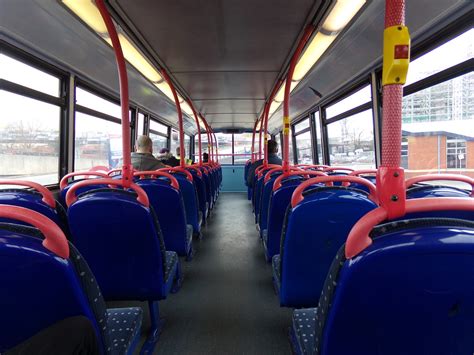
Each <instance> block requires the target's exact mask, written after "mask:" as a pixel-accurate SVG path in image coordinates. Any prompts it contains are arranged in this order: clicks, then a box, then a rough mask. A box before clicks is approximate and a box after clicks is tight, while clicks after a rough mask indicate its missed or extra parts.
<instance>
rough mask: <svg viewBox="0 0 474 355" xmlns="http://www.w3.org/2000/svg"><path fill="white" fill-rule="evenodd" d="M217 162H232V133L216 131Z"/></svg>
mask: <svg viewBox="0 0 474 355" xmlns="http://www.w3.org/2000/svg"><path fill="white" fill-rule="evenodd" d="M216 138H217V144H218V148H219V163H221V164H232V134H228V133H216Z"/></svg>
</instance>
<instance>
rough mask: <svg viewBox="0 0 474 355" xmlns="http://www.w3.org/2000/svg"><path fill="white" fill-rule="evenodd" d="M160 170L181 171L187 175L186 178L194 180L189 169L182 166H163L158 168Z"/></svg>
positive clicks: (190, 180)
mask: <svg viewBox="0 0 474 355" xmlns="http://www.w3.org/2000/svg"><path fill="white" fill-rule="evenodd" d="M158 171H165V172H166V171H168V172H174V171H176V172H179V173H183V174H184V175H186V180H188V181H189V182H193V175H192V174H191V173H190V172H189V171H187V170H186V169H184V168H182V167H181V166H175V167H173V168H161V169H158Z"/></svg>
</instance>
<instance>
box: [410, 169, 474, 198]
mask: <svg viewBox="0 0 474 355" xmlns="http://www.w3.org/2000/svg"><path fill="white" fill-rule="evenodd" d="M436 180H443V181H459V182H465V183H466V184H469V185H471V197H474V179H473V178H470V177H469V176H466V175H455V174H439V175H436V174H428V175H420V176H415V177H412V178H410V179H407V180H406V181H405V187H406V188H407V189H408V188H409V187H410V186H413V185H414V184H417V183H419V182H424V181H436Z"/></svg>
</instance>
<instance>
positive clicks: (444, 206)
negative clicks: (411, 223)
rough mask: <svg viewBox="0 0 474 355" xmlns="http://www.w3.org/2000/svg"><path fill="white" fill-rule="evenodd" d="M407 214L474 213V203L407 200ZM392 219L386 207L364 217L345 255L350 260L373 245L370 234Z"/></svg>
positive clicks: (467, 199) (460, 199)
mask: <svg viewBox="0 0 474 355" xmlns="http://www.w3.org/2000/svg"><path fill="white" fill-rule="evenodd" d="M405 208H406V213H418V212H432V211H474V203H473V202H472V199H471V198H470V197H467V198H459V197H457V198H449V197H436V198H419V199H413V200H407V201H406V204H405ZM388 219H390V218H389V215H388V211H387V209H386V208H384V207H382V206H381V207H378V208H376V209H374V210H372V211H370V212H369V213H367V214H366V215H365V216H364V217H362V218H361V219H360V220H359V221H358V222H357V223H356V224H355V225H354V227H353V228H352V229H351V231H350V233H349V236H348V237H347V241H346V247H345V253H346V258H348V259H350V258H353V257H355V256H356V255H358V254H359V253H360V252H362V251H363V250H364V249H365V248H367V247H368V246H370V245H371V244H372V238H370V236H369V234H370V232H371V231H372V229H373V228H374V226H376V225H377V224H380V223H382V222H384V221H386V220H388Z"/></svg>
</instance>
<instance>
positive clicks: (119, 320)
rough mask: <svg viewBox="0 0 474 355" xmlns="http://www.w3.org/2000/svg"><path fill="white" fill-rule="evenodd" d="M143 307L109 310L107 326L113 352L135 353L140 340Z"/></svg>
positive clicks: (111, 351)
mask: <svg viewBox="0 0 474 355" xmlns="http://www.w3.org/2000/svg"><path fill="white" fill-rule="evenodd" d="M142 313H143V312H142V309H141V308H139V307H130V308H111V309H108V310H107V327H108V328H109V333H110V342H111V346H112V348H111V349H110V353H113V354H133V352H134V349H135V347H136V346H137V344H138V342H139V341H140V330H141V325H142Z"/></svg>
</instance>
